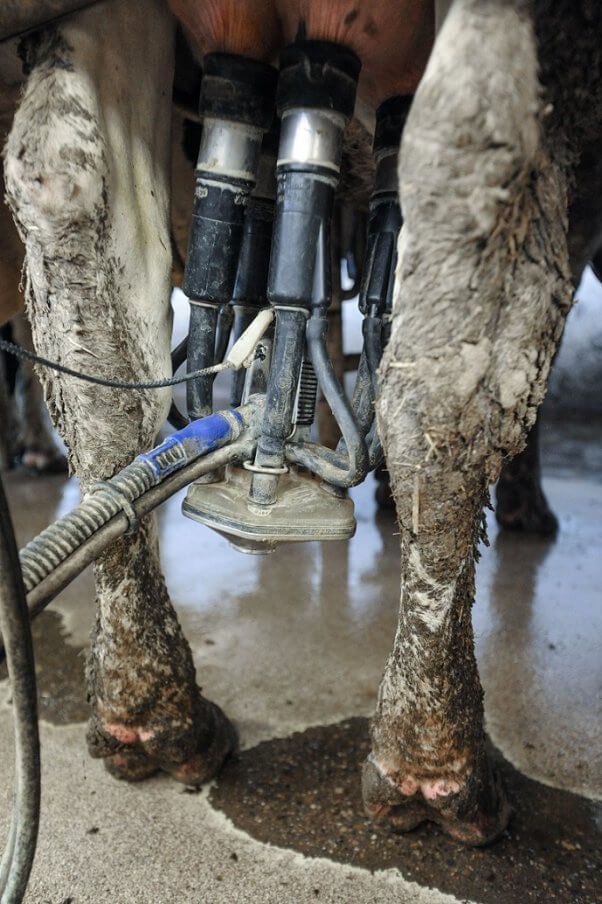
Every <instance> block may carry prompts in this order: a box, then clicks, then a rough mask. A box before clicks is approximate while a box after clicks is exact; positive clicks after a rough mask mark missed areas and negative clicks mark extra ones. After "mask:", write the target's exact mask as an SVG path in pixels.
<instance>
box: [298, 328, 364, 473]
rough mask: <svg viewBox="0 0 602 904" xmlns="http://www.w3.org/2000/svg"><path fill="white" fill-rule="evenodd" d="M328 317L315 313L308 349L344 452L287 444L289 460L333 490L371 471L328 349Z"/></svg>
mask: <svg viewBox="0 0 602 904" xmlns="http://www.w3.org/2000/svg"><path fill="white" fill-rule="evenodd" d="M327 330H328V322H327V320H326V316H325V315H324V314H323V313H321V314H319V315H318V314H317V312H314V314H313V315H312V317H311V318H310V320H309V321H308V324H307V346H308V348H309V353H310V356H311V360H312V364H313V366H314V370H315V372H316V376H317V377H318V382H319V384H320V388H321V390H322V392H323V393H324V397H325V399H326V401H327V402H328V404H329V406H330V409H331V411H332V413H333V414H334V417H335V420H336V422H337V424H338V426H339V428H340V430H341V433H342V435H343V440H344V443H345V452H344V453H341V452H339V450H337V451H336V452H333V451H332V450H331V449H327V448H326V447H325V446H314V445H313V443H312V444H307V445H304V444H302V443H298V444H296V443H288V444H287V446H286V458H287V460H288V461H291V462H293V463H295V464H298V465H302V466H303V467H305V468H308V469H309V470H310V471H312V472H313V473H314V474H317V475H318V476H319V477H322V479H323V480H325V481H326V482H327V483H331V484H333V486H337V487H342V488H347V487H353V486H356V485H357V484H358V483H361V482H362V480H363V479H364V478H365V476H366V474H367V473H368V470H369V455H368V449H367V447H366V442H365V439H364V437H363V435H362V431H361V429H360V426H359V424H358V423H357V421H356V419H355V415H354V412H353V409H352V408H351V405H350V403H349V400H348V399H347V396H346V395H345V392H344V390H343V388H342V386H341V384H340V383H339V380H338V378H337V375H336V373H335V370H334V366H333V364H332V361H331V360H330V357H329V355H328V350H327V348H326V332H327Z"/></svg>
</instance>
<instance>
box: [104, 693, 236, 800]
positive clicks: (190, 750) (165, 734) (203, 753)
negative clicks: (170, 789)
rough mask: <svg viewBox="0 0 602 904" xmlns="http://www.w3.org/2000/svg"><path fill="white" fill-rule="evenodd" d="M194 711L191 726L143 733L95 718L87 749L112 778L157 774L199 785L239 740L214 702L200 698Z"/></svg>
mask: <svg viewBox="0 0 602 904" xmlns="http://www.w3.org/2000/svg"><path fill="white" fill-rule="evenodd" d="M198 710H199V712H198V717H197V719H195V720H194V724H187V725H186V726H185V727H177V728H175V727H174V726H173V725H171V726H170V727H168V728H166V727H164V726H161V727H160V728H159V727H158V728H154V727H153V728H148V727H143V726H141V725H136V724H135V723H132V724H126V723H125V722H123V721H122V722H117V721H115V722H111V721H108V720H106V719H105V720H101V719H100V718H99V717H98V716H97V715H95V716H93V717H92V719H91V721H90V725H89V727H88V734H87V741H88V750H89V752H90V755H91V756H93V757H98V758H102V759H103V760H104V763H105V767H106V769H107V771H108V772H109V773H110V775H112V776H113V777H114V778H117V779H121V780H124V781H129V782H138V781H142V780H143V779H145V778H150V776H152V775H154V774H155V773H157V772H159V771H162V772H167V773H168V774H169V775H171V776H172V777H173V778H175V779H176V780H177V781H179V782H183V783H184V784H186V785H202V784H203V783H204V782H207V781H209V780H210V779H212V778H213V777H214V776H215V775H216V773H217V772H218V771H219V769H220V767H221V766H222V764H223V762H224V761H225V760H226V759H227V757H228V756H230V755H231V754H232V753H233V752H234V751H235V750H236V746H237V742H238V738H237V735H236V730H235V728H234V726H233V725H232V723H231V722H230V720H229V719H228V718H227V716H225V715H224V713H223V712H222V710H221V709H220V708H219V706H217V705H216V704H215V703H211V702H210V701H209V700H205V699H203V698H201V699H200V701H199V707H198Z"/></svg>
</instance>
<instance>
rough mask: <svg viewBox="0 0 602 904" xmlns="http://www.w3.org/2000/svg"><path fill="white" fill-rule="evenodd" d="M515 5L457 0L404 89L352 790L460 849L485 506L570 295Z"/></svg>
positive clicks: (484, 790) (529, 407)
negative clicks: (372, 609) (368, 677)
mask: <svg viewBox="0 0 602 904" xmlns="http://www.w3.org/2000/svg"><path fill="white" fill-rule="evenodd" d="M519 7H520V9H525V7H524V6H523V4H517V8H515V7H514V6H513V5H512V4H511V3H499V4H497V3H495V4H494V3H486V4H482V3H480V2H479V0H456V2H455V3H454V5H453V6H452V8H451V10H450V12H449V14H448V16H447V19H446V21H445V23H444V25H443V29H442V31H441V33H440V35H439V37H438V40H437V43H436V45H435V48H434V51H433V55H432V57H431V60H430V62H429V65H428V67H427V70H426V73H425V76H424V79H423V81H422V83H421V85H420V87H419V89H418V92H417V94H416V99H415V102H414V105H413V107H412V111H411V113H410V116H409V119H408V123H407V125H406V130H405V137H404V141H403V143H402V148H401V153H400V180H401V181H400V188H401V199H402V205H403V209H404V215H405V229H404V232H403V234H402V237H401V241H400V263H399V269H398V274H397V275H398V282H399V285H398V289H397V292H396V299H395V311H394V325H393V333H392V338H391V342H390V345H389V347H388V350H387V352H386V355H385V359H384V362H383V365H382V368H381V379H382V394H381V398H380V401H379V406H378V410H379V423H380V429H381V436H382V437H383V442H384V446H385V450H386V453H387V461H388V466H389V471H390V474H391V484H392V490H393V494H394V497H395V501H396V506H397V511H398V517H399V522H400V527H401V549H402V586H401V606H400V617H399V626H398V629H397V633H396V636H395V643H394V648H393V652H392V653H391V655H390V657H389V659H388V661H387V664H386V667H385V673H384V677H383V681H382V684H381V687H380V692H379V698H378V703H377V711H376V714H375V717H374V720H373V724H372V753H371V755H370V757H369V759H368V761H367V763H366V765H365V769H364V800H365V803H366V807H367V810H368V812H369V813H371V814H372V815H373V817H374V818H376V819H379V820H382V821H384V822H388V823H389V824H390V825H391V826H392V827H393V828H395V829H397V830H400V831H404V830H407V829H411V828H413V827H414V826H415V825H417V824H418V823H420V822H422V821H424V820H433V821H435V822H437V823H439V824H440V825H441V826H442V827H443V828H444V829H445V830H446V831H447V832H448V833H449V834H451V835H452V836H453V837H455V838H457V839H459V840H461V841H465V842H468V843H472V844H484V843H486V842H488V841H490V840H492V839H493V838H495V837H496V836H497V835H498V834H499V833H500V832H501V831H502V830H503V829H504V827H505V825H506V824H507V821H508V818H509V813H510V809H509V806H508V804H507V803H506V800H505V797H504V794H503V790H502V788H501V787H500V784H499V781H498V778H497V777H496V775H495V774H494V773H493V771H492V769H491V766H490V764H489V762H488V759H487V755H486V752H485V737H484V731H483V703H482V689H481V685H480V681H479V677H478V672H477V666H476V661H475V656H474V643H473V634H472V624H471V607H472V603H473V598H474V565H475V551H476V546H477V543H478V541H479V538H480V536H481V534H482V524H483V521H482V508H483V503H484V501H485V500H486V498H487V487H488V484H489V483H490V482H493V481H494V480H495V479H497V477H498V474H499V470H500V465H501V461H502V459H503V457H504V456H505V455H508V454H511V453H512V452H513V451H515V450H518V449H519V448H520V447H521V445H522V443H523V442H524V438H525V435H526V431H527V429H528V427H530V426H531V424H532V423H533V421H534V419H535V413H536V408H537V405H538V404H539V403H540V401H541V399H542V396H543V392H544V382H545V378H546V375H547V371H548V369H549V365H550V361H551V358H552V355H553V352H554V349H555V346H556V343H557V341H558V339H559V336H560V333H561V330H562V323H563V320H564V316H565V314H566V312H567V309H568V308H569V306H570V302H571V284H570V273H569V268H568V254H567V243H566V179H565V177H564V175H563V173H562V172H561V170H560V169H559V168H558V167H557V166H556V165H555V164H554V163H553V162H552V160H551V156H550V154H549V152H548V149H547V142H546V139H545V138H544V135H543V133H542V127H541V113H542V105H543V103H544V102H543V101H542V100H541V94H540V88H539V85H538V78H537V72H538V66H537V56H536V49H535V39H534V33H533V24H532V22H531V20H530V18H529V16H528V15H527V13H526V12H525V13H521V12H520V11H519Z"/></svg>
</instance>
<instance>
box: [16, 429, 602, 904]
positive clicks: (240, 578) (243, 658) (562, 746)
mask: <svg viewBox="0 0 602 904" xmlns="http://www.w3.org/2000/svg"><path fill="white" fill-rule="evenodd" d="M543 443H544V462H545V475H546V476H545V488H546V492H547V494H548V497H549V500H550V502H551V504H552V507H553V508H554V510H555V511H556V513H557V515H558V516H559V519H560V525H561V527H560V533H559V536H558V538H557V540H556V541H555V542H548V541H543V540H540V539H537V538H523V537H519V536H516V535H508V536H506V535H501V534H499V533H498V532H497V528H496V527H495V524H494V523H493V520H492V519H491V518H490V519H489V533H490V540H491V545H490V547H489V548H484V549H483V558H482V560H481V563H480V565H479V573H478V590H477V603H476V605H475V610H474V624H475V634H476V642H477V654H478V659H479V666H480V670H481V676H482V681H483V685H484V688H485V707H486V716H487V728H488V732H489V734H490V737H491V739H492V743H493V744H494V745H495V747H496V748H497V751H498V752H497V753H496V756H497V757H499V758H500V762H502V769H503V772H504V775H505V777H506V781H507V784H508V786H509V789H510V794H511V797H512V799H513V803H514V806H515V808H516V817H515V820H514V822H513V824H512V825H511V827H510V830H509V831H508V832H507V833H506V835H505V836H504V838H503V839H502V840H501V841H500V842H499V843H498V844H497V845H496V846H494V847H492V848H489V849H486V850H478V851H466V850H465V849H464V848H462V847H461V846H460V845H458V844H456V843H454V842H451V841H448V840H447V839H445V838H444V837H443V836H442V835H441V834H440V833H439V832H438V830H437V829H436V828H428V827H426V828H421V829H419V830H417V831H416V832H413V833H411V834H410V835H408V836H403V837H399V836H391V835H386V834H384V833H383V832H382V831H381V830H380V829H374V828H373V827H372V826H370V824H369V823H368V822H367V821H366V820H365V819H364V816H363V813H362V809H361V804H360V796H359V764H360V763H361V761H362V759H363V757H364V756H365V753H366V749H367V748H366V745H367V721H366V718H367V717H368V716H369V715H370V712H371V710H372V707H373V703H374V698H375V694H376V690H377V687H378V682H379V679H380V674H381V671H382V667H383V663H384V660H385V657H386V655H387V653H388V651H389V649H390V645H391V642H392V637H393V632H394V627H395V620H396V610H397V604H398V598H399V587H398V581H399V570H398V548H397V538H396V536H395V523H394V520H393V519H392V518H391V517H390V516H388V515H381V514H378V513H376V512H375V506H374V502H373V490H374V485H373V483H372V481H369V482H367V483H366V484H364V485H363V486H362V487H359V488H358V489H357V490H356V491H354V495H355V501H356V507H357V518H358V530H357V533H356V536H355V538H354V539H353V540H352V541H351V542H350V543H349V544H343V543H333V544H329V545H328V544H307V545H302V546H301V545H300V546H289V547H283V548H281V549H279V550H278V551H277V552H276V553H275V554H274V555H273V556H270V557H267V558H255V557H247V556H243V555H242V554H240V553H237V552H235V551H233V550H232V549H231V548H230V547H229V546H228V544H227V543H226V542H225V541H224V540H223V539H222V538H220V537H218V536H217V535H215V534H212V533H211V532H210V531H208V530H207V529H205V528H202V527H200V526H199V525H197V524H195V523H193V522H191V521H188V520H186V519H184V518H182V516H181V515H180V513H179V507H180V504H181V496H178V497H177V498H174V499H173V500H171V501H170V502H169V503H167V504H166V505H165V506H164V507H163V509H162V511H161V513H160V526H161V533H162V539H163V557H164V566H165V571H166V575H167V580H168V584H169V587H170V590H171V593H172V597H173V599H174V602H175V604H176V607H177V609H178V613H179V615H180V618H181V621H182V624H183V626H184V630H185V632H186V634H187V636H188V638H189V640H190V642H191V645H192V648H193V652H194V655H195V660H196V664H197V669H198V677H199V683H200V684H202V686H203V688H204V692H205V693H206V694H207V695H208V696H209V697H211V698H213V699H215V700H216V701H218V702H219V703H220V704H221V705H222V706H223V707H224V709H225V710H226V712H228V714H229V715H230V716H231V717H232V718H233V719H234V720H235V721H236V723H237V726H238V728H239V730H240V734H241V741H242V753H241V754H240V756H239V758H238V759H237V760H235V761H233V762H232V763H231V764H230V765H229V766H227V768H226V769H225V770H224V773H223V775H222V777H221V778H220V780H219V781H218V782H217V784H216V786H215V787H214V788H212V789H211V791H210V792H209V793H208V792H207V791H204V792H202V793H201V794H200V795H197V794H187V793H185V789H183V788H182V787H181V786H178V785H176V784H175V783H173V782H171V781H170V780H168V779H166V778H155V779H152V780H150V781H149V782H146V783H144V784H143V785H140V786H127V785H123V784H121V783H117V782H115V781H113V780H112V779H110V778H109V777H108V776H107V775H106V773H105V772H104V770H103V767H102V765H101V764H100V763H98V762H93V761H90V760H89V759H88V758H87V755H86V751H85V745H84V726H83V724H81V723H82V722H84V721H85V718H86V703H85V692H84V686H83V678H82V673H83V663H84V656H85V648H86V645H87V639H88V635H89V631H90V627H91V624H92V613H93V592H92V583H91V578H90V575H89V573H88V574H84V575H82V576H81V577H80V578H79V579H78V580H77V581H76V582H74V584H72V585H71V586H70V587H69V588H68V589H67V591H65V592H64V593H63V595H62V596H61V597H60V598H59V599H58V600H56V601H55V603H54V604H53V605H52V607H50V608H49V609H48V610H47V611H46V612H45V613H44V614H43V615H42V616H40V618H39V619H38V621H37V623H36V625H35V635H36V652H37V666H38V678H39V694H40V714H41V718H42V724H41V729H42V743H43V761H44V786H43V816H42V825H41V831H40V843H39V849H38V857H37V860H36V864H35V866H34V871H33V875H32V881H31V886H30V890H29V893H28V897H27V899H26V900H27V901H30V902H39V904H42V902H51V904H66V902H67V901H70V902H72V904H80V902H88V901H89V902H94V904H97V902H105V901H106V902H115V901H117V902H124V904H125V902H130V901H140V902H145V904H148V902H171V901H178V902H197V901H199V902H200V901H203V902H205V901H209V902H216V904H220V902H238V901H240V902H260V904H263V902H266V904H267V902H272V901H274V902H279V904H280V902H295V904H297V902H309V901H329V902H337V904H338V902H349V904H369V902H372V901H374V902H376V901H378V902H379V904H380V902H384V904H387V902H389V901H391V902H393V901H395V902H398V904H399V902H425V904H436V902H444V901H448V902H451V901H476V902H482V904H490V902H500V904H505V902H511V901H512V902H521V901H542V902H544V901H545V902H547V901H550V902H556V901H558V902H561V901H562V902H567V904H569V902H576V904H581V902H583V904H590V902H597V901H601V900H602V895H601V893H600V879H599V877H600V875H601V874H602V870H601V869H600V867H601V866H602V864H601V863H600V849H601V845H600V831H601V829H602V810H601V804H600V801H601V800H602V741H601V719H600V715H601V713H600V703H601V698H602V694H601V688H602V657H601V655H600V651H601V648H602V611H601V607H600V599H601V595H600V585H601V580H600V579H601V578H602V558H601V557H600V554H599V550H600V548H601V546H602V517H601V515H602V425H600V424H596V423H589V424H587V425H583V424H580V425H572V424H571V423H570V422H565V423H563V424H560V425H558V424H553V423H549V424H548V426H547V427H546V428H545V429H544V431H543ZM8 491H9V496H10V502H11V508H12V511H13V515H14V519H15V523H16V526H17V530H18V533H19V539H20V542H21V543H23V542H25V541H26V540H27V539H28V538H29V537H31V536H32V535H34V534H35V533H38V532H39V531H40V530H41V529H42V528H43V527H44V526H45V525H46V524H47V523H48V522H49V521H50V520H52V519H53V518H55V517H57V516H59V515H61V514H64V513H65V512H66V511H68V510H69V509H70V508H72V507H73V505H75V504H76V502H77V498H78V496H77V494H78V490H77V486H76V483H75V482H74V481H68V482H67V483H65V482H64V481H62V480H61V479H60V478H56V477H54V478H44V479H32V478H30V477H27V476H26V475H24V474H19V473H15V474H13V475H11V476H10V478H9V480H8ZM10 710H11V707H10V690H9V688H8V684H7V682H6V681H5V680H0V832H4V830H5V827H6V824H7V819H8V814H9V811H10V799H11V794H12V786H11V781H12V765H11V764H12V752H11V745H12V739H11V729H10V725H11V712H10ZM502 758H503V759H502ZM555 789H556V790H555ZM1 837H4V836H3V835H0V838H1ZM596 883H597V884H596Z"/></svg>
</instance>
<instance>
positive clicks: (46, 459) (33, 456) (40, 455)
mask: <svg viewBox="0 0 602 904" xmlns="http://www.w3.org/2000/svg"><path fill="white" fill-rule="evenodd" d="M19 460H20V464H21V467H22V468H24V469H25V470H26V471H28V472H29V473H30V474H35V475H36V476H39V477H42V476H44V475H46V474H66V473H67V471H68V465H67V459H66V457H65V456H64V455H61V454H60V452H55V451H51V452H49V451H48V450H46V449H34V448H29V449H24V450H23V452H21V454H20V456H19Z"/></svg>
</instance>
